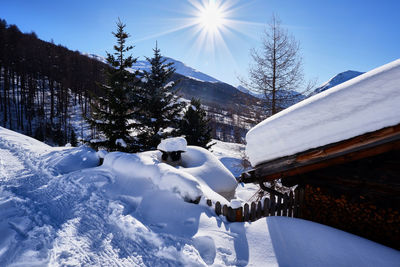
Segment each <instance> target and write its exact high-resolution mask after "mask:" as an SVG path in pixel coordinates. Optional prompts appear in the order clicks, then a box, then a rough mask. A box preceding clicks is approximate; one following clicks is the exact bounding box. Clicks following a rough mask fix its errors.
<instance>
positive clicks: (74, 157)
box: [42, 146, 100, 174]
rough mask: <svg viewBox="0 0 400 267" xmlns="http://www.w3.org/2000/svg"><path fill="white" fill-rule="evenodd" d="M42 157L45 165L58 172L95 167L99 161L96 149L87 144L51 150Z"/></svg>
mask: <svg viewBox="0 0 400 267" xmlns="http://www.w3.org/2000/svg"><path fill="white" fill-rule="evenodd" d="M42 159H43V161H44V162H45V163H46V165H48V166H51V167H50V168H52V169H53V172H56V173H60V174H65V173H69V172H73V171H77V170H82V169H86V168H91V167H96V166H98V165H99V163H100V158H99V156H98V154H97V153H96V151H94V150H93V149H91V148H89V147H87V146H80V147H76V148H71V147H66V148H65V149H62V150H57V151H51V152H49V153H47V154H44V155H43V157H42Z"/></svg>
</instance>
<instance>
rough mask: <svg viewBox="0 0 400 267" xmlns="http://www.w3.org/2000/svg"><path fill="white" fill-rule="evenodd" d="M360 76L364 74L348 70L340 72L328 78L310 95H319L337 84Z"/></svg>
mask: <svg viewBox="0 0 400 267" xmlns="http://www.w3.org/2000/svg"><path fill="white" fill-rule="evenodd" d="M361 74H364V72H359V71H355V70H348V71H344V72H341V73H339V74H337V75H335V76H333V77H332V78H330V79H329V80H328V81H327V82H325V83H323V84H322V85H321V86H320V87H318V88H317V89H315V90H314V92H313V93H312V94H311V95H315V94H318V93H321V92H323V91H325V90H328V89H329V88H332V87H334V86H336V85H338V84H341V83H344V82H346V81H348V80H351V79H353V78H355V77H357V76H359V75H361Z"/></svg>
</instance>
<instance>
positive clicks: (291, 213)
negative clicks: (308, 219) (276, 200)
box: [288, 190, 294, 217]
mask: <svg viewBox="0 0 400 267" xmlns="http://www.w3.org/2000/svg"><path fill="white" fill-rule="evenodd" d="M293 202H294V201H293V191H292V190H290V194H289V210H288V216H289V217H293Z"/></svg>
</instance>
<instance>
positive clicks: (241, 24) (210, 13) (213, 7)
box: [138, 0, 261, 64]
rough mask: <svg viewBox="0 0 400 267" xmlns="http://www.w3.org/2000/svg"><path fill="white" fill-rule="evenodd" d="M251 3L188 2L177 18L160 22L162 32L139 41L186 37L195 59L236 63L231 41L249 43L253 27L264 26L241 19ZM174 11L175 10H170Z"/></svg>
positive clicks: (228, 0)
mask: <svg viewBox="0 0 400 267" xmlns="http://www.w3.org/2000/svg"><path fill="white" fill-rule="evenodd" d="M250 2H251V1H240V0H188V1H187V2H185V4H183V6H182V7H181V8H179V11H178V10H176V9H174V11H173V12H175V13H178V16H176V17H175V18H170V19H166V20H162V19H161V18H160V20H159V21H163V22H160V23H161V24H162V26H161V27H160V29H162V30H159V31H158V32H154V33H152V34H149V35H147V36H145V37H143V38H139V40H138V41H144V40H150V39H154V38H159V37H162V36H167V35H168V36H169V35H171V36H173V35H172V34H177V35H179V34H182V35H183V36H184V41H183V42H185V43H187V49H186V51H184V52H185V54H186V55H190V57H193V58H199V57H205V58H207V60H209V61H215V60H217V57H221V58H223V59H224V60H227V59H229V60H231V61H232V62H233V63H234V64H236V62H235V60H234V57H233V55H232V52H231V49H230V46H231V42H232V40H233V42H237V41H238V40H242V41H246V39H248V38H254V39H258V37H257V36H251V34H250V33H249V32H251V31H248V29H249V28H251V27H258V28H259V27H260V26H261V24H260V23H255V22H251V21H245V20H241V19H240V15H241V12H243V10H244V9H245V7H246V6H248V5H249V4H250ZM169 10H170V11H172V10H173V9H172V8H170V9H169Z"/></svg>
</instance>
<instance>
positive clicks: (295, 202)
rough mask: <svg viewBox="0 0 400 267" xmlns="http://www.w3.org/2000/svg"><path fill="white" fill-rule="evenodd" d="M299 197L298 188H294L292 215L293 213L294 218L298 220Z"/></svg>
mask: <svg viewBox="0 0 400 267" xmlns="http://www.w3.org/2000/svg"><path fill="white" fill-rule="evenodd" d="M299 195H300V190H299V187H296V190H295V191H294V213H293V217H294V218H299Z"/></svg>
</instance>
